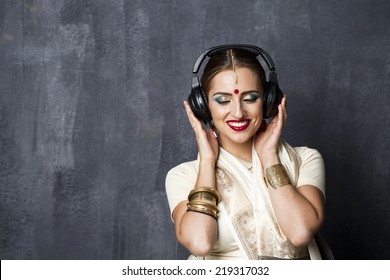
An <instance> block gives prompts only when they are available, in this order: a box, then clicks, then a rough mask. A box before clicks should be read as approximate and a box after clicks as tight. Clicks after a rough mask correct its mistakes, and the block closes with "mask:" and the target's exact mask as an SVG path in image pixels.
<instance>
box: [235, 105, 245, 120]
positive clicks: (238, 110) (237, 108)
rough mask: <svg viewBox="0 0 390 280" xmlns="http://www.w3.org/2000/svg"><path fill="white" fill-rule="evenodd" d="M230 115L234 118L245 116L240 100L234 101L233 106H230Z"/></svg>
mask: <svg viewBox="0 0 390 280" xmlns="http://www.w3.org/2000/svg"><path fill="white" fill-rule="evenodd" d="M232 115H233V117H234V118H236V119H242V118H244V116H245V113H244V108H243V106H242V103H241V102H239V101H238V102H234V105H233V108H232Z"/></svg>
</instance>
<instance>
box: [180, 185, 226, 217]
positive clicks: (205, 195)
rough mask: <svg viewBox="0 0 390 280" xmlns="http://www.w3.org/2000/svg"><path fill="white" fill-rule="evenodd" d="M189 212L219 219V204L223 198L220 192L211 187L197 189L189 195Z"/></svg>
mask: <svg viewBox="0 0 390 280" xmlns="http://www.w3.org/2000/svg"><path fill="white" fill-rule="evenodd" d="M188 201H189V202H188V203H187V211H191V212H198V213H202V214H206V215H209V216H211V217H213V218H214V219H217V217H218V207H217V205H218V203H219V202H220V201H221V196H220V195H219V193H218V191H217V190H216V189H213V188H209V187H195V188H194V189H193V190H192V191H191V192H190V194H189V195H188Z"/></svg>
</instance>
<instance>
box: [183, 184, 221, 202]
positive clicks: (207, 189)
mask: <svg viewBox="0 0 390 280" xmlns="http://www.w3.org/2000/svg"><path fill="white" fill-rule="evenodd" d="M199 192H204V193H209V194H212V195H214V196H215V199H216V202H217V204H218V203H219V202H220V201H221V196H220V195H219V193H218V191H217V190H216V189H214V188H210V187H195V188H194V189H192V190H191V192H190V194H189V195H188V200H189V201H190V200H191V197H192V196H193V195H194V194H196V193H199Z"/></svg>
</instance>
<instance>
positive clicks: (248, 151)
mask: <svg viewBox="0 0 390 280" xmlns="http://www.w3.org/2000/svg"><path fill="white" fill-rule="evenodd" d="M252 142H253V139H250V140H249V141H247V142H245V143H235V142H230V141H229V142H228V143H227V141H223V140H222V139H221V147H222V148H223V149H224V150H226V151H227V152H229V153H230V154H232V155H233V156H236V157H238V158H239V159H242V160H244V161H248V162H252Z"/></svg>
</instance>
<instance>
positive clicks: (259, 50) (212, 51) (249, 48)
mask: <svg viewBox="0 0 390 280" xmlns="http://www.w3.org/2000/svg"><path fill="white" fill-rule="evenodd" d="M228 49H240V50H246V51H249V52H251V53H253V54H254V55H255V56H259V55H260V56H261V57H262V58H263V60H264V61H265V63H266V64H267V66H268V68H269V70H270V71H271V72H274V71H275V70H276V69H275V64H274V61H273V60H272V58H271V56H270V55H269V54H268V53H267V52H266V51H265V50H263V49H262V48H260V47H258V46H254V45H243V44H229V45H219V46H215V47H212V48H210V49H208V50H206V51H204V52H203V53H202V54H201V55H200V56H199V57H198V59H197V60H196V62H195V64H194V68H193V70H192V74H194V75H196V74H198V72H199V69H200V66H201V65H202V62H203V61H204V60H205V59H206V57H207V56H208V57H211V56H213V55H214V54H215V53H216V52H218V51H221V50H228Z"/></svg>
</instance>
